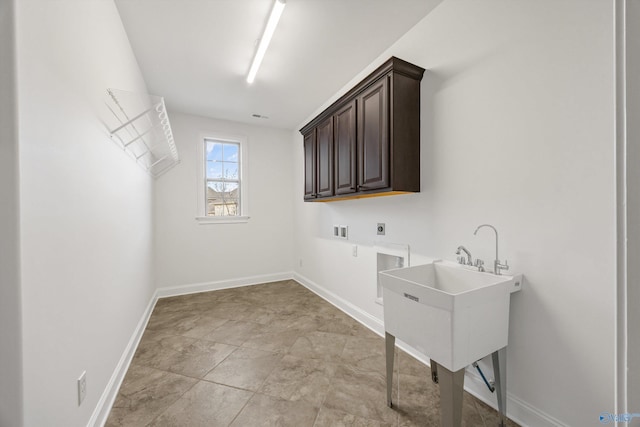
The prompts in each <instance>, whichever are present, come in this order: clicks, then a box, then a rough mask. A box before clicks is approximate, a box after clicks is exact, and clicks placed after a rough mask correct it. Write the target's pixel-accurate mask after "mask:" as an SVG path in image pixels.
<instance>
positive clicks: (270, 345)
mask: <svg viewBox="0 0 640 427" xmlns="http://www.w3.org/2000/svg"><path fill="white" fill-rule="evenodd" d="M269 326H270V325H269ZM300 335H301V332H300V331H298V330H295V329H285V330H278V329H264V330H262V331H261V332H260V333H259V334H257V335H255V336H253V337H252V338H249V339H248V340H246V341H245V342H244V343H243V344H242V347H246V348H253V349H257V350H265V351H272V352H276V353H286V352H287V351H289V349H290V348H291V346H292V345H293V343H295V342H296V340H297V339H298V337H299V336H300Z"/></svg>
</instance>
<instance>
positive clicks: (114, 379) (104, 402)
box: [87, 272, 293, 427]
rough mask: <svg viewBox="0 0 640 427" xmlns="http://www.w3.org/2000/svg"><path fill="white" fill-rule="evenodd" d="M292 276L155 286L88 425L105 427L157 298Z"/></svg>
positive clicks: (255, 283)
mask: <svg viewBox="0 0 640 427" xmlns="http://www.w3.org/2000/svg"><path fill="white" fill-rule="evenodd" d="M292 278H293V273H292V272H283V273H275V274H264V275H261V276H250V277H242V278H239V279H231V280H220V281H216V282H206V283H195V284H188V285H182V286H173V287H165V288H158V289H157V290H156V292H155V293H154V294H153V296H152V297H151V300H150V301H149V304H147V308H146V309H145V311H144V313H143V314H142V317H141V318H140V321H139V322H138V325H137V326H136V328H135V330H134V331H133V335H132V336H131V339H130V340H129V343H128V344H127V346H126V348H125V350H124V352H123V354H122V357H120V360H119V361H118V364H117V365H116V369H115V370H114V372H113V375H111V378H110V379H109V382H108V383H107V386H106V387H105V390H104V392H103V393H102V396H101V397H100V400H99V401H98V404H97V405H96V408H95V410H94V411H93V414H92V415H91V418H90V419H89V423H88V424H87V426H90V427H99V426H100V427H101V426H104V424H105V423H106V422H107V418H108V417H109V412H110V411H111V408H112V407H113V403H114V402H115V400H116V397H117V395H118V390H120V386H121V385H122V380H124V376H125V374H126V373H127V370H128V369H129V365H130V364H131V360H132V359H133V355H134V354H135V352H136V349H137V348H138V344H139V343H140V339H141V338H142V334H143V333H144V330H145V328H146V327H147V323H148V322H149V318H150V317H151V313H152V312H153V308H154V307H155V305H156V302H157V301H158V299H159V298H165V297H170V296H177V295H186V294H192V293H197V292H207V291H215V290H219V289H229V288H237V287H240V286H249V285H257V284H260V283H268V282H276V281H279V280H289V279H292Z"/></svg>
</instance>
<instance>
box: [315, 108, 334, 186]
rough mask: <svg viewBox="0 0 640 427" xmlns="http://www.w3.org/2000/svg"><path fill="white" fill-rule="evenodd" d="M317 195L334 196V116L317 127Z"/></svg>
mask: <svg viewBox="0 0 640 427" xmlns="http://www.w3.org/2000/svg"><path fill="white" fill-rule="evenodd" d="M316 152H317V154H316V155H317V160H316V167H317V168H318V172H317V180H318V184H317V186H318V188H317V189H318V192H317V197H329V196H333V117H329V118H327V119H326V120H325V121H324V122H322V123H320V124H319V125H318V127H317V128H316Z"/></svg>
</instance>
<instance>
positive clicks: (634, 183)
mask: <svg viewBox="0 0 640 427" xmlns="http://www.w3.org/2000/svg"><path fill="white" fill-rule="evenodd" d="M625 3H626V5H627V11H626V12H627V17H626V25H627V27H626V29H627V33H626V43H627V57H626V60H627V63H626V65H627V69H626V76H627V92H626V99H627V156H628V157H627V179H628V181H627V197H628V200H627V201H628V208H627V220H628V233H629V234H628V263H629V264H628V269H629V270H628V277H627V286H628V289H627V310H628V317H627V326H628V329H627V333H628V350H627V354H628V369H629V371H628V379H627V385H628V402H627V410H628V411H629V412H638V408H640V329H638V327H637V325H639V324H640V310H638V301H640V265H638V263H637V262H636V261H637V259H638V256H640V196H639V194H640V171H639V170H638V164H639V162H640V147H638V141H640V1H639V0H627V1H626V2H625ZM630 425H633V426H640V419H637V418H635V419H634V420H633V422H632V423H631V424H630Z"/></svg>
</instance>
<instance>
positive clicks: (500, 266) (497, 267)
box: [495, 259, 509, 274]
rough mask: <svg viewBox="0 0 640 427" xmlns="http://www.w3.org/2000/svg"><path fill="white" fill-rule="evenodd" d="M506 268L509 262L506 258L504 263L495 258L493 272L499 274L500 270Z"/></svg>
mask: <svg viewBox="0 0 640 427" xmlns="http://www.w3.org/2000/svg"><path fill="white" fill-rule="evenodd" d="M508 269H509V264H508V261H507V260H506V259H505V260H504V264H502V263H501V262H500V260H499V259H497V260H496V264H495V274H500V270H508Z"/></svg>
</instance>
